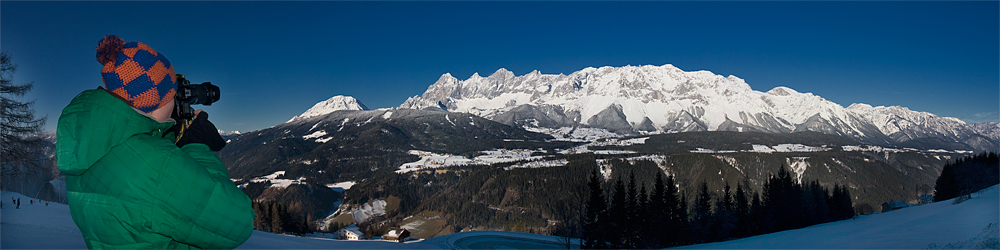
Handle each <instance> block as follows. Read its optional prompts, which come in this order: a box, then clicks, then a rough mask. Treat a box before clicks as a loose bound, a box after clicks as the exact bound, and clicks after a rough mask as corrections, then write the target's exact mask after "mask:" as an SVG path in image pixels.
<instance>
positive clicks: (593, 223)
mask: <svg viewBox="0 0 1000 250" xmlns="http://www.w3.org/2000/svg"><path fill="white" fill-rule="evenodd" d="M600 178H601V177H599V176H598V173H597V169H596V168H595V169H594V170H593V172H592V173H591V175H590V180H589V181H588V182H587V187H588V188H589V190H590V199H588V200H587V215H586V219H585V220H586V221H585V222H584V226H583V227H584V228H583V230H584V231H583V240H584V243H583V244H584V245H583V248H607V245H606V244H605V240H604V239H603V235H605V234H606V233H607V232H605V231H604V227H603V226H602V223H601V221H600V220H601V219H603V218H600V217H599V216H600V215H601V213H603V212H604V210H605V209H606V208H607V204H606V202H605V200H604V191H603V190H601V179H600Z"/></svg>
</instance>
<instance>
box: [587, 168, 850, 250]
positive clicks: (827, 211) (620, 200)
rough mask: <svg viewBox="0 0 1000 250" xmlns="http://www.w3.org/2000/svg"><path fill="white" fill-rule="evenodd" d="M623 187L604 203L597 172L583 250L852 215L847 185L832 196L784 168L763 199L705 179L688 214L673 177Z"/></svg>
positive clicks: (706, 238) (714, 237)
mask: <svg viewBox="0 0 1000 250" xmlns="http://www.w3.org/2000/svg"><path fill="white" fill-rule="evenodd" d="M628 179H629V180H628V183H627V184H626V183H625V181H624V180H623V178H616V179H615V181H614V182H615V184H614V185H613V190H611V192H610V195H609V196H610V197H608V198H605V192H604V190H603V188H602V185H601V184H602V180H601V177H600V175H599V173H598V172H597V170H596V169H594V170H593V171H592V173H591V176H590V179H589V181H588V183H587V188H588V191H589V194H590V196H589V199H588V200H587V202H586V212H585V214H584V218H583V220H584V221H583V237H582V240H583V248H614V249H623V248H663V247H672V246H680V245H688V244H697V243H706V242H714V241H722V240H730V239H735V238H742V237H748V236H753V235H760V234H767V233H772V232H777V231H782V230H788V229H795V228H801V227H806V226H810V225H814V224H819V223H825V222H831V221H836V220H843V219H847V218H851V217H853V216H854V210H853V208H852V204H851V196H850V193H849V191H848V190H847V188H846V187H841V186H839V185H836V186H834V188H833V190H832V192H831V191H830V190H828V189H826V188H824V187H822V186H820V184H819V182H818V181H813V182H810V183H808V184H805V185H800V184H798V183H795V182H794V181H792V178H791V176H790V174H789V173H788V172H787V171H785V170H784V168H782V169H781V170H779V172H778V174H777V175H771V176H770V178H769V179H768V181H767V183H766V184H765V186H764V188H763V194H758V193H757V192H753V191H749V190H747V188H746V186H744V185H743V184H739V185H737V186H736V188H735V190H733V189H732V188H730V186H729V185H728V184H726V187H725V188H724V189H723V190H722V192H721V193H716V192H712V191H710V190H708V185H707V183H705V182H702V183H701V185H700V186H699V187H700V188H699V190H698V192H697V195H696V197H693V198H694V199H693V202H692V203H693V204H691V206H690V209H689V206H688V202H687V201H688V199H687V197H685V196H684V195H682V194H681V192H680V191H679V190H678V189H677V188H676V185H675V182H674V178H673V177H672V176H667V177H664V176H663V174H662V173H657V174H656V177H655V179H654V183H653V184H652V185H651V186H650V187H649V188H647V185H646V183H637V182H636V181H635V175H633V174H630V175H629V177H628Z"/></svg>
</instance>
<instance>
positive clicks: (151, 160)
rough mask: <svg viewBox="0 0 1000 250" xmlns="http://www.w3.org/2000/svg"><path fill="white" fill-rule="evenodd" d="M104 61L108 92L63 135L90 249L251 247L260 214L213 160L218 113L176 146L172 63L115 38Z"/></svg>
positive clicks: (103, 52) (105, 46) (76, 209)
mask: <svg viewBox="0 0 1000 250" xmlns="http://www.w3.org/2000/svg"><path fill="white" fill-rule="evenodd" d="M97 60H98V62H100V63H101V64H102V65H103V66H104V67H103V68H102V70H101V75H102V78H103V80H104V88H101V87H98V88H97V89H91V90H86V91H83V92H82V93H80V94H79V95H77V96H76V97H75V98H73V100H72V101H71V102H70V104H69V105H68V106H66V108H65V109H63V111H62V115H60V116H59V123H58V128H57V132H56V134H57V135H56V136H57V139H56V140H57V142H56V164H57V166H58V168H59V170H60V171H62V173H64V174H65V175H66V194H67V196H68V204H69V207H70V213H71V214H72V217H73V221H74V222H75V223H76V225H77V226H78V227H79V228H80V232H82V233H83V239H84V241H86V244H87V247H89V248H91V249H104V248H129V249H150V248H162V249H166V248H171V249H173V248H210V249H223V248H226V249H232V248H236V247H238V246H239V245H241V244H243V242H244V241H246V240H247V238H249V237H250V234H251V232H252V231H253V217H254V215H253V210H252V208H251V206H250V199H249V198H248V197H247V196H246V195H245V194H244V193H243V192H242V191H240V190H239V189H238V188H237V187H236V186H235V185H234V184H233V182H232V180H230V178H229V174H228V173H227V170H226V166H224V165H223V164H222V162H221V161H220V160H219V158H218V156H217V155H216V153H215V152H213V150H215V151H217V150H221V149H222V147H223V146H225V142H224V141H222V138H221V137H220V136H219V134H218V131H217V130H215V126H214V125H212V124H211V122H209V121H208V114H207V113H206V112H198V113H197V114H196V118H195V119H194V122H192V123H191V125H189V126H188V127H187V130H186V131H185V134H184V136H183V137H182V138H181V140H180V141H178V142H175V137H174V134H175V133H174V132H173V129H176V128H173V126H174V124H175V120H174V119H173V118H171V114H172V113H173V109H174V105H175V102H174V95H175V94H176V92H177V83H176V78H175V77H176V76H175V75H174V70H173V66H172V65H171V64H170V62H169V61H167V59H166V57H164V56H163V54H160V53H157V52H156V51H155V50H153V49H152V48H150V47H149V46H147V45H145V44H143V43H138V42H129V43H125V42H124V41H123V40H122V39H121V38H119V37H117V36H113V35H108V36H105V37H104V38H103V39H101V41H100V42H99V43H98V47H97ZM198 111H201V110H198ZM220 142H221V145H219V144H220Z"/></svg>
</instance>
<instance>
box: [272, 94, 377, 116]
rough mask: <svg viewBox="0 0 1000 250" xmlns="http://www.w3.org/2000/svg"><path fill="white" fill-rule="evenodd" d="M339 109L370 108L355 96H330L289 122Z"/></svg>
mask: <svg viewBox="0 0 1000 250" xmlns="http://www.w3.org/2000/svg"><path fill="white" fill-rule="evenodd" d="M337 110H368V107H366V106H365V105H364V104H362V103H361V102H360V101H358V100H357V99H354V97H350V96H343V95H337V96H333V97H330V99H327V100H325V101H322V102H319V103H316V104H315V105H313V106H312V108H309V109H308V110H306V112H303V113H302V114H300V115H297V116H295V117H292V119H291V120H288V121H287V122H293V121H297V120H304V119H308V118H310V117H316V116H321V115H326V114H329V113H333V112H334V111H337Z"/></svg>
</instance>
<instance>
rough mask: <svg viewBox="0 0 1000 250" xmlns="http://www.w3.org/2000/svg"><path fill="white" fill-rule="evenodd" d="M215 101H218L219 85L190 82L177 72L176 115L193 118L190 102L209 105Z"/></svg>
mask: <svg viewBox="0 0 1000 250" xmlns="http://www.w3.org/2000/svg"><path fill="white" fill-rule="evenodd" d="M217 101H219V86H215V85H212V83H211V82H203V83H201V84H191V82H190V81H188V80H187V79H184V75H181V74H177V94H175V95H174V103H175V104H174V105H175V107H174V112H176V115H177V117H179V118H181V119H185V120H190V119H191V118H194V109H192V108H191V104H201V105H205V106H211V105H212V103H214V102H217Z"/></svg>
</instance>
